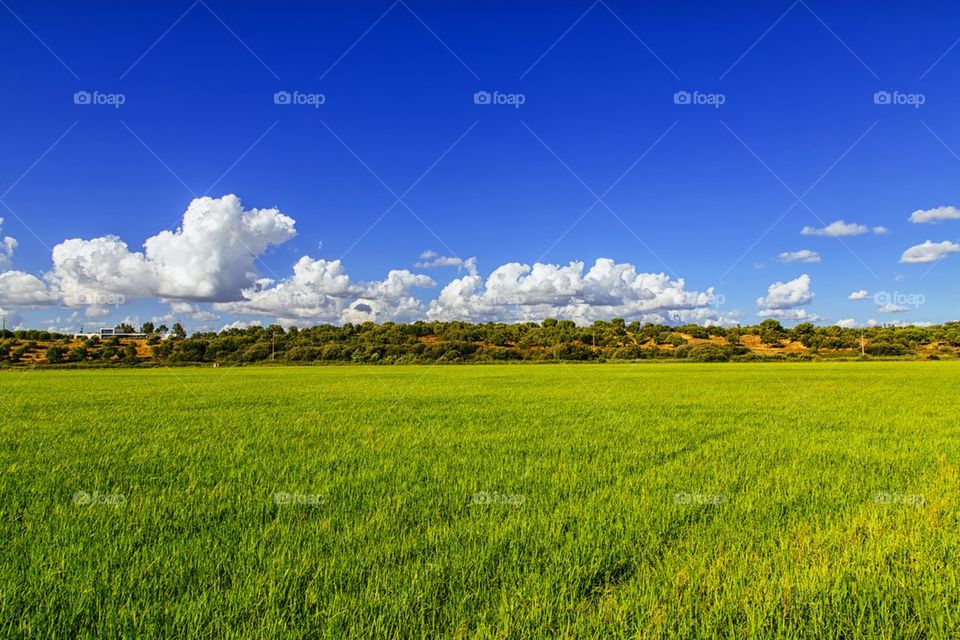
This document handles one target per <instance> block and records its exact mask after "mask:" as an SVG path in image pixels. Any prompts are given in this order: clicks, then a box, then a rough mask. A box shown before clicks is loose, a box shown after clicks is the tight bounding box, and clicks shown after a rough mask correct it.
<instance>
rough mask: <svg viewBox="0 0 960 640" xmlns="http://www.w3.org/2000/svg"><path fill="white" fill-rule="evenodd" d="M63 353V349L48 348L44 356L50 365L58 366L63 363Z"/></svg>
mask: <svg viewBox="0 0 960 640" xmlns="http://www.w3.org/2000/svg"><path fill="white" fill-rule="evenodd" d="M63 353H64V351H63V347H50V348H49V349H47V351H46V354H44V355H45V356H46V358H47V362H49V363H50V364H59V363H61V362H63Z"/></svg>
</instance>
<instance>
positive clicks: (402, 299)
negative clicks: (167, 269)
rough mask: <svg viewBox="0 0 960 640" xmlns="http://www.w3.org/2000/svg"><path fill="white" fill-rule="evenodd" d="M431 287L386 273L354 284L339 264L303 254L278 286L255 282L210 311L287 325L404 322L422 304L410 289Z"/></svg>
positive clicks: (419, 278)
mask: <svg viewBox="0 0 960 640" xmlns="http://www.w3.org/2000/svg"><path fill="white" fill-rule="evenodd" d="M435 285H436V283H435V282H434V281H433V279H432V278H430V277H429V276H425V275H418V274H414V273H411V272H409V271H406V270H393V271H390V273H388V274H387V277H386V278H385V279H384V280H379V281H374V282H354V281H352V280H351V279H350V276H349V275H347V273H346V272H345V271H344V269H343V264H342V263H341V262H340V261H339V260H332V261H327V260H323V259H313V258H311V257H309V256H304V257H302V258H300V260H298V261H297V263H296V264H295V265H294V267H293V275H292V276H290V277H289V278H286V279H284V280H281V281H279V282H274V281H273V280H270V279H261V280H258V281H257V282H256V283H255V284H254V286H251V287H248V288H245V289H243V291H242V292H241V299H240V300H239V301H234V302H223V303H218V304H215V305H214V308H215V309H217V310H218V311H224V312H228V313H237V314H251V315H268V316H275V317H277V318H280V319H283V320H290V321H292V320H310V321H313V322H354V323H357V322H365V321H368V320H370V321H374V322H384V321H387V320H393V321H406V320H413V319H416V318H418V317H421V316H422V315H423V308H422V307H423V305H422V303H421V302H420V301H419V300H418V299H417V298H416V297H415V296H414V295H413V294H412V292H411V290H412V289H413V288H415V287H432V286H435Z"/></svg>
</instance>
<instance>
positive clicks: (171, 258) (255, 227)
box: [49, 195, 296, 305]
mask: <svg viewBox="0 0 960 640" xmlns="http://www.w3.org/2000/svg"><path fill="white" fill-rule="evenodd" d="M295 234H296V231H295V229H294V221H293V219H292V218H289V217H287V216H285V215H283V214H282V213H280V212H279V211H278V210H277V209H250V210H244V209H243V206H242V204H241V202H240V199H239V198H238V197H237V196H235V195H226V196H223V197H222V198H209V197H203V198H197V199H195V200H193V201H192V202H191V203H190V205H189V207H188V208H187V211H186V212H185V213H184V215H183V222H182V224H181V226H180V227H179V228H178V229H177V230H176V231H174V232H171V231H163V232H161V233H159V234H157V235H155V236H153V237H150V238H148V239H147V240H146V242H144V252H143V253H140V252H131V251H130V249H129V248H128V247H127V244H126V243H125V242H123V241H122V240H120V238H117V237H116V236H103V237H100V238H93V239H91V240H81V239H71V240H66V241H64V242H62V243H60V244H58V245H57V246H55V247H54V248H53V271H52V272H51V273H50V275H49V280H50V282H51V283H52V284H53V285H54V286H55V287H56V288H57V289H58V290H59V291H60V293H61V295H62V297H63V301H64V303H65V304H67V305H82V304H91V303H92V302H93V303H98V304H100V303H103V301H104V300H106V302H107V303H108V304H109V303H110V298H111V297H113V298H116V297H123V298H137V297H147V296H156V297H160V298H164V299H168V300H187V301H215V300H233V299H237V298H239V296H240V292H241V290H242V289H243V288H244V287H247V286H249V285H250V284H251V283H252V282H253V280H254V279H255V278H256V273H257V271H256V268H255V262H256V260H257V258H258V257H259V256H260V255H261V254H263V252H264V251H265V250H266V249H267V247H268V246H270V245H275V244H280V243H282V242H285V241H287V240H289V239H290V238H292V237H293V236H294V235H295Z"/></svg>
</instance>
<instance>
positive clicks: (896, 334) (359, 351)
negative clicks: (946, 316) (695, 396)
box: [0, 318, 960, 367]
mask: <svg viewBox="0 0 960 640" xmlns="http://www.w3.org/2000/svg"><path fill="white" fill-rule="evenodd" d="M147 328H148V329H150V331H144V333H146V334H148V337H146V338H140V337H138V338H128V337H110V338H100V337H96V336H64V335H60V334H51V333H48V332H46V331H13V332H11V331H6V332H2V333H0V366H3V367H31V366H47V365H59V366H71V365H72V366H122V365H126V366H134V365H141V366H149V365H151V364H154V365H164V364H213V363H217V364H229V365H234V364H256V363H268V362H287V363H358V364H415V363H433V362H436V363H459V362H509V361H535V362H549V361H596V362H603V361H624V360H654V359H674V360H691V361H698V362H723V361H750V360H798V359H799V360H813V359H856V358H903V359H955V358H957V357H958V354H960V323H958V322H951V323H946V324H943V325H937V326H930V327H916V326H907V327H872V328H867V329H846V328H842V327H835V326H832V327H818V326H814V325H812V324H810V323H803V324H799V325H797V326H796V327H793V328H792V329H786V328H784V327H783V326H781V325H780V323H779V322H777V321H776V320H765V321H763V322H762V323H760V324H758V325H754V326H747V327H734V328H724V327H701V326H698V325H685V326H679V327H673V326H665V325H655V324H649V323H648V324H640V323H638V322H631V323H627V322H625V321H624V320H622V319H620V318H614V319H613V320H610V321H609V322H605V321H597V322H595V323H594V324H593V325H591V326H588V327H580V326H577V325H576V324H574V323H573V322H571V321H569V320H553V319H547V320H545V321H543V322H542V323H539V324H537V323H533V322H528V323H519V324H496V323H490V324H471V323H467V322H415V323H412V324H394V323H385V324H379V325H378V324H374V323H364V324H359V325H351V324H347V325H343V326H333V325H317V326H313V327H309V328H304V329H298V328H297V327H290V328H288V329H284V328H283V327H281V326H279V325H271V326H269V327H250V328H247V329H229V330H226V331H223V332H220V333H197V334H194V335H192V336H189V337H187V336H185V335H184V334H183V333H182V331H180V330H179V328H178V331H177V332H176V333H175V334H173V335H168V334H161V333H158V332H155V331H153V330H152V327H147Z"/></svg>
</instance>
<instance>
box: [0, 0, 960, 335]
mask: <svg viewBox="0 0 960 640" xmlns="http://www.w3.org/2000/svg"><path fill="white" fill-rule="evenodd" d="M0 4H3V6H2V7H0V55H2V56H3V57H4V59H5V60H7V61H8V64H6V65H4V70H3V82H4V85H5V86H4V88H5V90H6V91H5V94H6V96H7V99H6V100H4V101H3V103H2V106H0V110H2V111H0V113H2V116H3V117H2V118H0V122H2V126H0V141H2V147H0V148H2V150H3V153H0V193H2V196H0V201H2V205H0V217H2V218H3V225H2V231H0V240H2V238H4V237H10V238H13V239H15V240H16V247H15V248H13V246H12V243H7V245H6V246H5V248H4V249H3V251H4V252H5V253H3V254H0V256H2V257H0V272H2V273H0V309H2V310H3V314H4V315H6V316H7V317H8V319H9V321H8V325H14V324H20V325H24V326H31V327H48V326H49V327H57V328H63V329H79V327H80V325H81V324H83V325H84V326H85V327H88V328H89V327H93V326H99V325H101V324H102V325H104V326H109V325H111V324H113V323H116V322H118V321H120V320H123V319H125V318H130V319H131V320H136V321H144V320H149V319H151V318H158V319H164V320H167V321H168V322H169V321H170V320H180V321H181V322H183V323H184V324H185V325H187V326H188V328H192V329H200V328H211V329H218V328H220V327H221V326H223V325H226V324H229V323H232V322H235V321H240V322H251V321H259V322H263V323H268V322H273V321H275V320H277V319H280V320H281V321H283V322H284V323H286V324H291V323H293V324H298V325H300V326H304V325H308V324H312V323H314V322H327V321H330V322H342V321H361V320H364V319H373V320H376V321H384V320H391V319H396V320H411V319H416V318H437V319H447V318H454V317H458V318H464V319H473V320H491V319H494V320H507V321H510V320H518V319H542V317H546V316H547V315H554V316H557V317H572V318H574V319H576V320H577V321H579V322H589V321H591V320H592V319H595V318H597V317H610V316H611V315H625V316H628V317H630V318H635V319H641V320H663V321H677V322H680V321H695V322H704V323H712V322H720V323H734V322H741V323H744V324H752V323H755V322H757V321H759V320H761V319H763V318H764V317H778V318H781V319H782V320H783V321H784V322H785V323H786V324H792V323H793V322H796V321H798V320H803V319H812V320H815V321H818V322H822V323H830V322H838V321H844V323H845V324H848V325H851V326H852V325H854V324H856V325H858V326H859V325H863V324H866V323H868V322H869V321H874V322H880V323H889V322H942V321H946V320H954V319H957V318H958V313H957V311H956V310H957V308H958V304H957V303H958V302H960V300H958V291H957V286H956V282H957V277H956V276H957V268H958V265H960V255H951V254H952V253H955V252H957V251H960V245H957V244H956V243H958V242H960V220H955V219H952V218H953V217H955V216H956V215H960V212H955V211H954V210H952V209H943V210H941V211H940V212H939V213H932V214H926V215H920V216H917V219H925V218H933V219H934V220H936V219H937V218H942V220H940V221H939V222H936V221H934V222H910V221H909V218H910V217H911V214H913V212H915V211H929V210H933V209H937V208H940V207H954V206H960V193H958V186H960V157H958V154H960V123H958V121H957V118H956V115H955V114H956V109H955V105H956V104H957V100H958V98H960V95H958V94H960V87H958V86H957V84H956V82H955V81H954V80H955V78H956V72H957V68H958V65H960V46H957V47H956V48H955V49H954V46H955V45H956V44H957V41H958V38H960V32H958V31H957V29H956V28H955V26H954V25H956V24H958V18H960V6H957V5H956V4H954V3H947V2H930V3H924V4H923V5H919V6H908V5H899V6H885V5H878V4H877V3H867V2H849V3H843V4H842V5H836V4H834V3H823V2H807V1H804V2H795V3H791V2H766V3H759V2H739V3H725V4H724V6H722V7H721V6H714V7H711V6H704V5H703V3H694V2H662V3H644V4H642V5H638V4H635V3H623V2H615V1H610V0H604V1H602V2H600V1H598V2H595V3H592V4H591V3H590V2H564V3H553V4H550V5H546V4H539V3H537V4H532V5H530V6H527V7H517V6H516V3H506V2H488V3H473V4H463V3H457V4H449V3H432V2H422V1H415V0H404V2H396V3H391V2H363V3H337V4H328V3H312V4H310V5H297V6H294V5H289V6H288V5H284V4H279V5H278V4H276V3H247V2H244V3H238V2H233V3H227V2H217V1H215V0H203V1H202V2H196V3H192V2H190V1H186V2H168V3H136V4H130V3H110V2H107V3H83V2H81V3H45V4H43V5H38V4H36V3H28V2H22V1H15V0H3V3H0ZM78 92H86V93H81V94H80V96H79V97H76V98H75V96H76V94H77V93H78ZM278 92H286V94H289V95H290V97H291V100H290V101H291V102H296V101H299V102H303V104H284V103H283V102H284V96H285V95H286V94H283V93H281V94H280V96H281V97H280V98H275V95H276V94H277V93H278ZM478 92H487V93H488V94H490V96H491V102H495V101H497V100H498V99H499V100H501V101H503V102H504V104H484V103H483V102H484V98H485V94H481V96H480V97H477V96H476V94H477V93H478ZM678 92H679V93H678ZM683 92H686V93H683ZM878 92H880V93H879V95H877V94H878ZM884 92H885V93H884ZM88 94H89V96H90V102H98V101H99V102H103V104H89V103H84V102H85V96H87V95H88ZM688 95H689V97H690V100H689V102H690V103H684V102H685V101H686V98H687V96H688ZM888 96H889V100H887V97H888ZM276 100H279V101H280V102H281V104H277V103H276ZM478 100H479V101H480V102H481V104H477V101H478ZM77 101H79V102H80V104H77V103H76V102H77ZM321 101H322V104H316V103H318V102H321ZM117 102H122V104H119V105H117V104H116V103H117ZM517 102H522V104H516V103H517ZM678 102H680V104H678ZM695 102H701V104H693V103H695ZM718 102H720V103H722V104H717V103H718ZM878 102H879V104H878ZM890 102H894V103H896V102H900V104H890ZM918 103H919V104H918ZM228 194H235V195H236V196H237V197H238V198H239V200H240V202H242V206H237V205H236V203H235V202H234V201H233V200H230V201H229V202H226V201H224V200H221V199H220V198H222V197H223V196H226V195H228ZM201 196H210V197H211V198H214V199H215V200H213V201H206V204H202V203H201V205H198V208H197V214H196V219H195V224H194V226H193V227H192V228H189V229H186V230H181V231H178V227H180V226H181V225H183V224H184V221H183V215H184V212H185V211H186V210H187V208H188V206H189V205H190V203H191V201H192V200H193V199H194V198H197V197H201ZM398 196H402V197H401V198H400V201H399V202H398ZM598 197H599V202H598ZM274 208H275V209H276V210H277V212H274V213H269V212H268V213H266V214H261V215H262V216H266V218H267V219H270V220H268V221H269V222H270V224H273V225H274V226H273V227H271V229H272V231H263V229H261V228H253V227H251V226H250V225H249V224H248V223H249V221H250V219H251V218H250V216H253V215H255V214H252V213H251V210H253V209H261V210H272V209H274ZM280 216H286V217H288V218H290V219H292V220H293V221H295V233H294V231H293V228H292V227H290V228H287V227H284V225H286V224H287V223H286V222H285V221H284V220H285V218H284V219H281V217H280ZM204 220H219V223H217V224H219V226H217V224H207V223H205V222H204ZM278 220H279V221H280V222H279V223H278V222H277V221H278ZM838 221H844V222H846V223H847V225H848V227H847V228H846V229H845V230H844V229H841V227H840V226H839V225H835V226H833V227H830V229H832V230H837V229H840V230H841V231H845V232H846V233H847V234H850V235H840V236H839V237H838V236H837V234H836V233H835V232H827V233H826V234H825V235H824V234H823V233H820V234H817V233H815V232H813V231H811V230H816V229H822V228H824V227H827V225H830V224H831V223H835V222H838ZM277 224H279V227H278V226H277ZM858 225H859V226H858ZM268 226H269V225H268ZM281 227H283V228H281ZM804 227H809V228H810V229H808V234H806V235H805V234H803V233H801V230H802V229H803V228H804ZM879 227H882V228H883V229H882V230H881V231H884V230H885V232H882V233H877V232H875V231H876V230H877V228H879ZM164 230H167V231H168V232H170V233H169V234H168V235H170V236H172V237H170V238H167V239H166V240H164V242H163V243H162V244H163V246H162V247H161V248H158V249H156V255H147V256H146V257H145V256H144V252H145V249H144V246H143V245H144V242H145V241H146V240H147V239H148V238H151V237H154V236H157V235H158V234H160V233H161V232H163V231H164ZM244 230H245V231H244ZM237 234H239V236H238V235H237ZM258 234H260V235H258ZM264 234H266V235H264ZM271 234H272V235H271ZM113 236H115V237H116V238H117V239H118V240H117V241H113V240H110V241H108V242H106V243H94V242H92V241H94V240H95V239H97V238H104V237H113ZM237 237H239V238H240V239H239V240H236V239H237ZM71 239H76V240H77V242H73V243H66V244H62V243H64V241H67V240H71ZM231 239H232V240H231ZM928 240H929V241H931V243H933V244H932V245H924V244H923V243H924V242H926V241H928ZM119 242H122V243H125V244H126V251H127V252H128V253H123V251H122V250H121V249H122V246H121V245H119V244H118V243H119ZM230 242H233V244H232V245H230V246H227V248H224V246H225V245H224V243H226V244H228V245H229V244H230ZM261 244H262V245H263V247H262V249H261V246H260V245H261ZM58 246H59V247H60V248H59V250H58V249H57V247H58ZM918 246H919V247H918ZM911 247H918V248H916V249H913V250H911ZM908 250H909V251H908ZM231 251H232V252H233V254H231ZM424 251H433V252H435V253H436V255H437V256H438V257H442V258H448V260H441V262H444V263H450V264H449V266H437V267H423V266H421V267H416V266H414V265H415V264H418V263H420V264H423V263H425V262H432V261H434V260H435V259H436V258H435V257H433V256H432V255H431V257H428V258H420V254H421V253H422V252H424ZM801 251H806V252H808V253H803V254H801V253H796V252H801ZM905 252H908V253H907V254H906V255H905ZM148 253H149V252H148ZM814 253H815V254H816V256H813V254H814ZM781 254H793V261H783V260H787V259H789V257H790V256H787V255H784V256H783V257H782V258H781V259H780V260H778V259H777V256H781ZM244 256H248V257H249V259H246V258H245V257H244ZM304 256H306V257H307V258H306V261H302V262H301V263H300V264H301V270H300V272H301V275H300V277H299V278H297V277H292V274H293V266H294V264H295V263H297V262H298V261H301V260H302V259H304ZM470 258H475V261H473V260H470ZM936 258H940V259H936ZM598 259H608V260H609V262H602V263H597V262H596V261H597V260H598ZM804 259H805V260H816V259H818V260H819V261H815V262H814V261H806V262H805V261H803V260H804ZM336 260H341V262H340V263H339V264H336V263H334V262H333V261H336ZM457 262H459V263H460V264H459V266H458V265H456V264H453V263H457ZM538 262H539V263H543V264H545V265H556V267H550V268H547V267H544V268H536V267H533V265H534V264H535V263H538ZM571 262H574V263H583V266H582V267H578V266H577V265H576V264H575V265H574V266H573V267H570V266H569V265H570V263H571ZM514 263H516V264H514ZM511 265H514V266H511ZM517 265H527V267H523V266H517ZM617 265H620V266H617ZM624 265H629V266H624ZM391 270H393V271H396V272H400V273H398V274H397V275H395V276H393V277H392V279H391V278H390V276H389V275H388V274H389V273H390V272H391ZM661 273H662V274H664V277H662V278H656V277H653V274H661ZM11 274H12V275H11ZM491 274H494V275H495V276H496V277H495V278H494V280H495V282H491V281H490V278H491ZM645 274H651V276H650V277H647V276H646V275H645ZM28 276H29V277H28ZM804 276H806V278H804ZM190 278H194V279H195V282H192V281H189V280H190ZM262 279H269V280H271V281H272V282H267V281H265V280H262ZM680 279H682V282H680ZM258 280H260V281H259V282H257V281H258ZM428 280H429V282H428ZM171 283H176V284H175V285H174V284H171ZM451 284H452V286H449V285H451ZM857 291H866V295H865V297H864V295H863V294H861V296H859V297H861V298H864V299H861V300H850V299H849V296H850V294H851V293H852V292H857ZM244 292H246V293H244ZM855 297H856V296H855ZM760 298H762V300H758V299H760ZM120 301H122V304H119V302H120Z"/></svg>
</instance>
